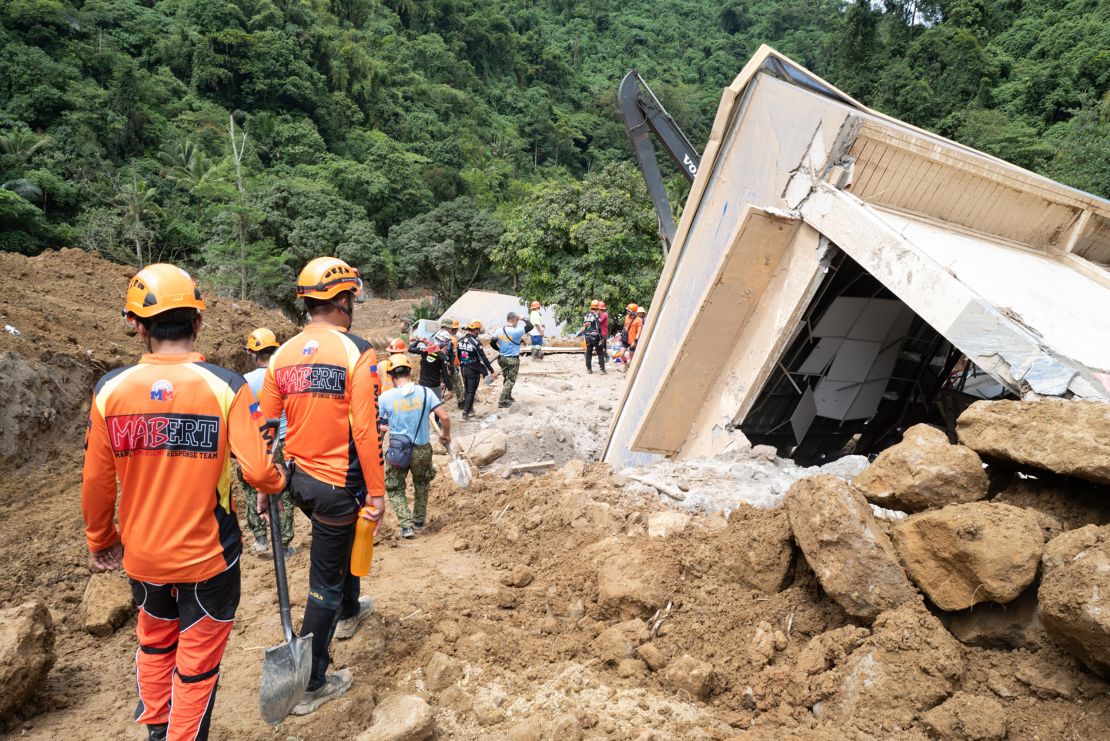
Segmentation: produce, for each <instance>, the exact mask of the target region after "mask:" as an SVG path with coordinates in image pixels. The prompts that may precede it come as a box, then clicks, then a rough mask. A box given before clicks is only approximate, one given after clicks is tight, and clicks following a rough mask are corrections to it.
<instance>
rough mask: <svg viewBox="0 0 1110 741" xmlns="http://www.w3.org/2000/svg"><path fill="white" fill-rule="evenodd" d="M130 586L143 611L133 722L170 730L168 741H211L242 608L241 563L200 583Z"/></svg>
mask: <svg viewBox="0 0 1110 741" xmlns="http://www.w3.org/2000/svg"><path fill="white" fill-rule="evenodd" d="M130 581H131V593H132V595H133V596H134V598H135V604H136V605H138V607H139V619H138V624H137V626H136V630H137V632H138V634H139V650H138V651H137V652H136V654H135V663H136V665H137V666H136V672H135V677H136V682H137V684H138V690H139V704H138V707H137V708H136V710H135V722H136V723H141V724H144V725H162V724H168V728H167V741H178V740H180V739H207V738H208V731H209V727H210V726H211V723H212V710H213V708H214V707H215V704H216V687H217V685H218V684H219V679H220V661H221V660H222V659H223V655H224V648H225V647H226V646H227V639H228V636H230V635H231V628H232V625H233V624H234V622H235V611H236V609H237V608H238V607H239V589H240V574H239V563H238V562H236V563H235V564H233V565H232V566H231V567H230V568H228V569H227V570H226V571H224V572H223V573H221V574H218V575H217V576H214V577H212V578H211V579H208V580H206V581H202V582H193V583H182V584H154V583H151V582H143V581H137V580H135V579H131V580H130Z"/></svg>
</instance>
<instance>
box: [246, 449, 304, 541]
mask: <svg viewBox="0 0 1110 741" xmlns="http://www.w3.org/2000/svg"><path fill="white" fill-rule="evenodd" d="M277 446H278V447H277V451H276V452H275V453H274V460H281V447H282V443H280V442H279V443H278V444H277ZM235 473H236V474H237V475H238V476H239V485H240V486H242V487H243V498H244V499H245V500H246V501H245V502H244V504H245V505H246V508H247V526H248V527H249V528H250V529H251V532H252V533H254V537H256V538H267V539H269V537H270V526H269V525H267V524H266V521H265V520H263V519H262V516H261V515H259V514H258V490H257V489H255V488H254V487H253V486H251V485H250V484H248V483H247V482H246V481H245V480H244V479H243V469H241V468H239V466H235ZM281 503H282V504H283V505H284V506H285V509H284V510H283V511H282V513H281V517H279V518H278V524H279V525H280V526H281V542H282V543H283V544H284V545H289V543H290V541H292V540H293V510H294V509H295V508H294V507H293V500H292V499H290V498H289V487H288V486H287V487H285V491H283V492H282V493H281Z"/></svg>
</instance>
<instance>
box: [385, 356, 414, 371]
mask: <svg viewBox="0 0 1110 741" xmlns="http://www.w3.org/2000/svg"><path fill="white" fill-rule="evenodd" d="M398 368H408V369H409V370H412V361H410V360H409V356H408V355H399V354H398V355H390V356H389V371H390V372H391V373H392V372H393V371H395V370H397V369H398Z"/></svg>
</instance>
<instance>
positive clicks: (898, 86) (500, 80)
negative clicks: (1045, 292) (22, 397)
mask: <svg viewBox="0 0 1110 741" xmlns="http://www.w3.org/2000/svg"><path fill="white" fill-rule="evenodd" d="M0 24H2V25H0V53H2V57H0V58H2V59H3V64H0V182H2V187H0V249H4V250H15V251H20V252H25V253H35V252H37V251H41V250H43V249H46V248H49V247H55V246H82V247H84V248H86V249H89V250H95V251H98V252H100V253H102V254H104V255H106V256H109V257H111V258H113V259H116V260H119V261H124V262H132V263H134V262H138V261H152V260H174V261H180V262H182V263H183V264H187V265H189V266H191V267H192V268H193V269H195V270H197V271H199V272H200V273H202V274H203V275H205V276H206V278H207V279H208V280H209V281H210V282H213V283H216V284H219V285H222V286H224V287H225V289H226V290H227V291H229V292H232V293H234V294H237V295H238V294H241V293H242V294H246V295H249V296H251V297H254V298H258V299H261V300H264V301H268V302H271V303H278V304H281V303H282V302H283V301H284V302H287V301H288V299H287V298H285V297H287V295H288V291H287V286H288V282H289V280H290V278H291V276H292V274H293V271H294V270H295V268H297V267H298V266H299V265H300V264H302V263H303V262H304V261H305V260H306V259H307V258H309V257H311V256H315V255H319V254H324V253H331V254H337V255H339V256H341V257H344V258H347V259H349V260H351V261H353V262H354V263H357V264H358V265H359V266H360V267H361V268H362V269H363V272H364V275H365V276H366V277H367V279H368V282H369V283H370V284H371V285H372V286H374V287H375V288H377V289H379V290H387V289H389V288H391V287H395V286H404V285H411V284H417V283H418V284H421V285H429V286H431V287H433V288H434V289H435V290H436V292H437V294H439V296H440V297H441V298H442V299H443V300H449V299H451V298H453V297H454V296H455V295H457V294H458V293H459V292H461V291H463V290H465V289H466V288H467V287H468V286H471V285H483V286H486V287H500V288H506V289H508V290H514V289H515V290H516V291H518V292H522V293H526V294H527V295H529V296H536V297H539V298H541V299H543V300H545V301H548V302H555V303H558V302H563V303H564V304H567V305H569V304H570V302H577V301H580V300H581V299H582V298H584V297H588V296H589V295H591V294H595V293H596V294H599V295H603V296H608V297H612V298H619V299H620V300H636V299H641V300H642V299H643V298H645V297H648V296H650V293H651V290H652V286H653V285H654V280H655V277H656V275H657V273H658V270H659V268H660V265H661V257H660V250H659V246H658V242H657V239H656V236H655V218H654V215H653V213H652V211H651V207H650V204H649V202H648V200H647V196H646V193H645V192H644V189H643V185H642V183H641V181H640V178H639V174H638V171H637V170H636V169H635V167H634V166H633V165H631V164H630V151H629V147H628V145H627V141H626V138H625V135H624V130H623V126H622V125H621V123H620V122H619V119H618V117H617V115H616V112H615V90H616V86H617V83H618V81H619V79H620V77H621V76H622V75H623V73H624V72H625V71H626V70H627V69H628V68H630V67H637V68H639V70H640V71H641V73H642V74H643V76H644V77H645V78H646V79H647V80H648V81H649V82H650V83H651V84H652V87H653V89H654V90H655V92H656V93H657V94H658V95H659V97H660V98H661V99H662V100H663V102H664V103H665V104H666V105H667V106H668V108H669V109H670V111H671V112H672V113H673V114H674V115H675V117H676V118H677V119H678V121H679V123H680V124H681V125H682V126H683V128H684V129H685V130H686V132H687V134H688V135H689V137H690V139H691V141H693V142H694V143H695V144H696V145H698V146H701V144H702V143H703V142H704V141H705V138H706V136H707V135H708V127H709V125H710V123H711V120H712V116H713V113H714V112H715V110H716V106H717V101H718V98H719V95H720V90H721V88H722V87H724V86H725V85H727V84H728V83H729V82H730V81H731V80H732V78H733V77H734V76H735V75H736V73H737V72H738V71H739V70H740V68H741V67H742V66H743V64H744V62H745V61H746V60H747V58H748V57H749V56H750V55H751V53H752V52H753V51H754V50H755V49H756V47H757V46H758V45H759V44H760V43H764V42H765V43H769V44H772V45H773V46H775V47H777V48H778V49H779V50H780V51H783V52H784V53H786V54H788V55H790V56H792V57H794V58H795V59H796V60H797V61H799V62H800V63H802V64H804V65H806V66H808V67H810V68H811V69H813V70H814V71H815V72H817V73H818V74H820V75H822V76H824V77H826V78H827V79H829V80H830V81H832V82H833V83H835V84H837V85H839V86H841V87H843V88H844V89H845V90H847V91H848V92H850V93H851V94H853V95H855V96H857V97H859V98H860V99H861V100H862V101H863V102H865V103H867V104H868V105H871V106H873V107H876V108H878V109H880V110H882V111H884V112H886V113H889V114H892V115H895V116H898V117H902V118H905V119H906V120H908V121H911V122H913V123H915V124H918V125H921V126H924V127H927V128H929V129H932V130H935V131H938V132H940V133H941V134H944V135H946V136H950V137H953V138H956V139H958V140H960V141H963V142H965V143H967V144H970V145H972V146H975V147H978V148H981V149H984V150H986V151H988V152H991V153H994V154H997V155H999V156H1001V157H1003V158H1005V159H1008V160H1010V161H1013V162H1015V163H1017V164H1020V165H1023V166H1025V167H1029V168H1031V169H1034V170H1037V171H1040V172H1043V173H1045V174H1047V175H1050V176H1052V177H1054V178H1057V179H1060V180H1062V181H1064V182H1067V183H1070V184H1072V185H1075V186H1077V187H1080V188H1083V189H1087V190H1091V191H1093V192H1096V193H1099V194H1102V195H1108V194H1110V96H1108V89H1110V0H1069V1H1065V0H948V1H947V2H940V3H936V2H930V0H920V1H915V2H894V1H893V0H885V2H883V3H875V2H867V1H866V0H864V1H862V2H855V3H849V2H836V1H834V0H808V1H807V2H802V1H801V0H724V2H722V1H721V0H622V1H621V2H609V1H606V0H583V1H581V2H574V1H573V0H546V1H541V2H525V1H520V2H504V1H502V0H381V1H380V2H379V0H145V1H142V2H136V0H85V1H84V2H82V0H5V2H3V3H2V4H0ZM670 186H671V187H673V190H674V191H675V194H676V195H678V196H682V195H684V193H685V184H684V183H683V181H682V179H681V177H679V176H677V175H676V176H675V177H674V178H673V180H672V182H671V183H670ZM677 200H679V201H680V200H681V199H680V198H679V199H677ZM286 305H288V304H287V303H286Z"/></svg>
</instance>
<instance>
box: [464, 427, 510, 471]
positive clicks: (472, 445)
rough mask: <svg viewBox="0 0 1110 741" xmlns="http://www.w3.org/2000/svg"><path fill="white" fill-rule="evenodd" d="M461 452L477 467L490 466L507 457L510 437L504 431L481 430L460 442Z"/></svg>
mask: <svg viewBox="0 0 1110 741" xmlns="http://www.w3.org/2000/svg"><path fill="white" fill-rule="evenodd" d="M458 446H459V451H460V452H461V453H462V454H463V455H465V456H466V457H467V458H469V459H470V462H471V463H473V464H474V465H475V466H488V465H489V464H491V463H493V462H494V461H495V460H497V459H498V458H500V457H501V456H503V455H505V451H506V450H508V446H509V437H508V435H506V434H505V432H504V431H503V430H495V429H492V428H491V429H488V430H481V431H479V432H477V433H475V434H473V435H469V436H467V437H460V438H459V440H458Z"/></svg>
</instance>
